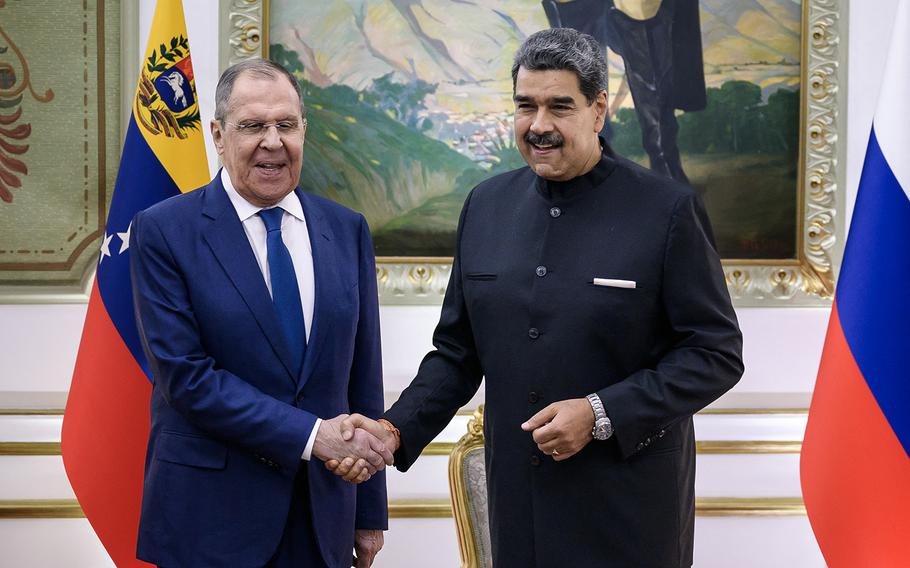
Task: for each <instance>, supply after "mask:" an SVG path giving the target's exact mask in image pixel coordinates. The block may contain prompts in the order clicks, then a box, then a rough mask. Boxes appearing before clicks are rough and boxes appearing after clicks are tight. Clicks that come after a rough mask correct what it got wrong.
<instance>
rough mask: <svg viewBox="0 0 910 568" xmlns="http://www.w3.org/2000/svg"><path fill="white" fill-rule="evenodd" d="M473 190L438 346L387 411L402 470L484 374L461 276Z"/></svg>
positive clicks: (397, 462) (436, 338)
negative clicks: (397, 441)
mask: <svg viewBox="0 0 910 568" xmlns="http://www.w3.org/2000/svg"><path fill="white" fill-rule="evenodd" d="M471 195H473V192H472V194H471ZM471 195H468V198H467V199H466V200H465V204H464V208H463V209H462V211H461V219H460V220H459V222H458V238H457V244H456V248H455V258H454V261H453V263H452V274H451V276H450V277H449V284H448V286H447V287H446V295H445V299H444V300H443V303H442V313H441V314H440V316H439V324H438V325H437V326H436V330H435V331H434V332H433V346H434V347H435V349H434V350H433V351H430V352H429V353H428V354H427V355H426V357H424V359H423V361H422V362H421V363H420V368H419V370H418V371H417V376H416V377H415V378H414V380H413V381H412V382H411V384H410V385H409V386H408V388H406V389H405V390H404V392H402V393H401V397H400V398H399V399H398V402H396V403H395V404H394V405H393V406H392V408H390V409H389V410H388V412H386V418H387V419H388V420H389V422H391V423H392V424H394V425H395V427H397V428H398V429H399V430H400V431H401V446H400V447H399V448H398V451H397V452H395V467H396V468H398V469H399V470H401V471H407V470H408V468H410V467H411V465H412V464H413V463H414V461H415V460H416V459H417V458H418V457H419V456H420V452H422V451H423V449H424V448H425V447H426V446H427V444H429V443H430V442H431V441H432V440H433V438H435V437H436V436H437V435H438V434H439V433H440V432H441V431H442V430H443V428H445V427H446V425H448V423H449V422H451V420H452V417H453V416H455V413H456V412H458V409H459V408H461V407H462V406H464V405H465V404H467V403H468V401H470V400H471V397H472V396H474V394H475V393H476V392H477V389H478V388H480V382H481V380H482V379H483V371H482V369H481V365H480V359H479V358H478V355H477V349H476V348H475V345H474V333H473V331H472V329H471V320H470V317H469V316H468V310H467V306H466V305H465V300H464V292H463V289H462V280H461V261H460V257H461V250H460V249H461V235H462V232H463V231H464V224H465V222H466V219H467V215H468V209H469V207H470V202H471Z"/></svg>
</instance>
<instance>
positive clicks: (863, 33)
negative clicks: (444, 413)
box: [0, 0, 897, 566]
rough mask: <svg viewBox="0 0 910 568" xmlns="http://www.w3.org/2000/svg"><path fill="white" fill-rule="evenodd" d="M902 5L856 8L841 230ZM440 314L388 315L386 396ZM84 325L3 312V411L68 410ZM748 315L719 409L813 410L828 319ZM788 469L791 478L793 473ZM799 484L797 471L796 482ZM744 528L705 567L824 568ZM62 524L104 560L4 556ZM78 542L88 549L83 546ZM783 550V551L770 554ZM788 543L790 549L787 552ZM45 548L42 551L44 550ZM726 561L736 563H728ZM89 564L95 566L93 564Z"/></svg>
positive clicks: (427, 537) (797, 540)
mask: <svg viewBox="0 0 910 568" xmlns="http://www.w3.org/2000/svg"><path fill="white" fill-rule="evenodd" d="M153 4H154V2H153V0H141V1H140V17H141V20H140V30H141V37H142V38H143V39H142V40H141V44H142V45H144V42H145V40H144V38H145V35H146V34H147V30H148V27H149V25H150V19H151V12H152V6H153ZM184 5H185V9H186V12H187V20H188V31H189V36H190V40H191V42H192V51H193V60H194V67H195V70H196V77H197V87H198V90H199V99H200V101H202V102H201V106H202V109H201V110H202V114H203V123H204V124H207V123H208V120H209V119H210V118H211V115H212V110H213V108H212V107H213V105H212V102H211V101H212V93H213V91H214V83H215V81H216V76H217V60H218V53H217V30H218V25H217V23H216V22H217V5H218V2H217V0H193V1H192V2H184ZM896 6H897V0H879V1H877V2H860V1H858V0H857V1H854V2H853V9H852V10H850V13H849V41H848V42H847V45H848V48H849V83H848V85H847V86H846V89H845V90H846V91H847V93H848V95H849V96H848V115H847V120H848V124H847V126H848V133H849V135H848V136H847V140H846V144H847V163H846V168H847V188H846V189H847V200H846V203H844V204H843V205H842V206H841V208H840V209H841V211H844V213H845V214H844V215H839V219H841V221H840V222H845V221H846V219H848V218H849V214H850V212H851V207H852V202H853V199H854V196H855V191H856V185H857V183H858V180H859V175H860V172H861V168H862V162H863V157H864V153H865V145H866V141H867V138H868V132H869V127H870V124H871V116H872V112H873V107H874V103H875V100H876V97H877V92H878V84H879V80H880V77H881V74H882V70H883V65H884V53H885V52H886V50H887V42H888V38H889V35H890V33H889V31H890V28H891V21H892V18H893V15H894V13H895V10H896ZM845 17H847V16H846V15H845ZM845 39H846V38H845ZM843 89H844V87H842V90H843ZM842 143H843V141H842ZM209 160H210V167H211V169H213V170H214V167H215V164H216V162H215V158H214V153H213V152H212V151H211V150H210V151H209ZM438 313H439V308H438V307H437V306H423V307H403V306H385V307H383V308H382V323H383V328H382V335H383V345H384V353H385V362H384V369H385V377H386V388H387V391H389V392H393V393H394V392H397V391H400V390H401V389H402V388H403V387H404V386H405V385H406V384H407V382H408V381H409V379H410V377H411V376H412V373H413V371H414V369H415V368H416V365H417V363H418V362H419V360H420V358H421V357H422V356H423V354H424V353H425V352H426V350H427V348H428V347H429V345H430V334H431V332H432V329H433V326H434V324H435V319H436V317H437V316H438ZM84 314H85V305H80V304H72V305H0V407H10V406H23V405H26V406H35V405H38V406H48V405H59V404H62V401H63V400H65V392H66V390H67V388H68V384H69V380H70V377H71V374H72V368H73V365H74V361H75V356H76V351H77V346H78V342H79V337H80V334H81V328H82V319H83V317H84ZM738 315H739V317H740V323H741V326H742V329H743V332H744V336H745V357H746V367H747V370H746V374H745V376H744V378H743V380H742V382H741V383H740V385H739V386H737V388H736V389H734V391H733V392H732V393H731V394H730V395H728V397H726V398H725V399H723V400H722V401H721V404H723V405H726V406H732V407H742V406H747V405H748V406H755V407H771V406H778V407H783V408H793V407H805V406H806V405H807V404H808V400H809V396H810V394H809V393H810V392H811V390H812V386H813V384H814V380H815V373H816V369H817V364H818V359H819V356H820V353H821V346H822V344H823V340H824V331H825V327H826V325H827V317H828V310H827V309H824V308H798V309H785V308H774V309H770V308H748V309H740V310H738ZM7 463H9V462H0V468H2V467H7V465H5V464H7ZM433 467H443V468H444V466H433ZM719 467H721V469H720V470H716V471H719V472H720V473H719V474H718V475H719V476H720V477H724V476H725V475H726V476H736V475H737V474H738V473H739V472H738V470H737V469H736V468H737V467H738V466H737V465H735V464H734V465H732V466H730V469H729V470H724V469H723V467H724V466H723V465H721V466H719ZM781 467H792V464H791V465H790V466H781ZM788 471H789V470H788ZM793 474H794V473H793V472H792V471H791V472H790V475H793ZM412 475H413V474H412ZM439 475H442V473H441V471H440V472H437V473H436V474H433V476H434V477H436V476H439ZM705 475H707V470H706V472H705ZM792 481H793V480H792V478H791V479H790V482H791V483H792ZM701 483H702V481H701V477H700V484H701ZM435 487H436V489H434V490H435V491H444V488H445V485H444V475H442V480H439V481H438V483H437V485H436V486H435ZM4 498H10V497H8V496H7V497H4ZM23 498H24V497H23ZM740 521H742V522H739V521H732V520H729V519H725V518H707V519H705V518H700V519H699V525H698V529H699V532H698V535H699V536H698V552H697V554H698V555H699V558H701V559H702V560H700V561H699V565H701V566H725V565H736V566H751V565H756V566H757V565H759V564H755V563H754V562H755V561H756V558H758V559H762V558H764V559H765V560H767V559H768V556H767V555H768V554H776V555H777V556H774V557H773V558H775V561H774V562H772V563H770V564H764V565H779V566H797V565H799V566H802V565H819V564H818V562H819V558H818V555H817V552H815V551H814V546H813V543H812V541H811V533H810V532H808V531H809V529H808V526H807V523H806V520H805V517H796V518H792V517H781V518H776V519H775V518H763V519H747V520H743V519H741V520H740ZM54 522H56V523H62V525H58V526H64V527H65V528H63V529H61V530H62V532H60V533H59V536H57V538H59V539H62V540H65V541H66V542H69V543H71V544H73V546H70V544H67V545H65V546H62V547H61V548H64V549H70V550H83V549H86V550H94V551H95V552H94V553H86V554H89V556H87V558H88V557H91V554H97V552H98V551H97V547H96V546H95V545H94V544H86V543H84V542H81V541H82V540H83V539H85V538H87V536H86V534H87V532H86V530H85V529H86V527H85V526H84V525H80V524H79V523H84V521H46V522H45V521H41V522H25V521H21V522H16V523H15V524H10V523H11V521H3V522H2V524H0V549H3V550H11V548H9V547H15V546H17V545H18V546H19V549H17V550H21V546H22V543H27V542H29V539H32V540H34V542H35V543H39V542H41V537H40V536H36V535H39V534H40V533H39V531H43V530H44V529H45V528H46V526H47V524H48V523H54ZM743 523H746V524H743ZM392 526H393V531H392V532H391V533H390V534H389V537H388V542H389V546H388V548H389V550H388V551H387V553H386V556H385V559H384V561H383V563H382V565H384V566H421V565H426V564H427V562H428V561H429V560H430V559H431V558H432V564H433V565H440V566H456V565H457V561H456V560H454V558H455V557H454V556H452V555H457V548H456V547H455V546H454V536H453V532H452V527H451V520H449V519H440V520H417V519H401V520H394V521H393V523H392ZM743 530H744V531H747V534H749V533H750V532H751V531H756V532H755V533H754V534H756V535H762V536H761V538H759V539H758V540H756V539H751V540H749V539H745V540H744V539H743V538H742V537H741V538H739V539H736V538H733V536H734V534H735V533H736V534H740V533H741V531H743ZM737 531H740V533H738V532H737ZM54 534H58V533H54ZM77 540H78V541H80V542H79V543H77V544H74V542H75V541H77ZM417 542H419V543H422V544H420V546H421V547H422V548H417V549H415V548H414V545H415V543H417ZM775 542H776V543H778V546H773V545H772V546H770V547H769V546H767V544H773V543H775ZM17 543H18V544H17ZM435 543H438V544H435ZM780 543H785V544H784V545H783V546H781V545H780ZM35 546H36V548H40V545H38V544H36V545H35ZM762 555H765V556H762ZM794 555H796V556H799V557H800V558H801V559H802V560H801V561H800V562H803V563H800V562H796V561H795V560H793V556H794ZM442 556H446V557H450V560H451V561H450V562H448V563H446V562H444V561H441V560H440V557H442ZM724 558H727V559H728V560H729V562H725V561H723V560H721V559H724ZM750 558H751V560H750ZM807 559H808V560H807ZM31 560H32V562H21V563H19V564H20V565H33V566H39V565H40V566H52V565H56V564H54V563H53V562H50V561H48V562H49V563H48V562H42V561H40V560H39V559H38V558H32V559H31ZM762 561H764V560H762ZM716 562H717V563H716ZM70 565H76V564H73V563H70ZM82 565H85V566H88V565H94V564H93V563H91V562H88V563H85V564H82Z"/></svg>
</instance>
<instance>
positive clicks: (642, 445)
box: [635, 442, 645, 452]
mask: <svg viewBox="0 0 910 568" xmlns="http://www.w3.org/2000/svg"><path fill="white" fill-rule="evenodd" d="M644 447H645V445H644V444H642V443H641V442H639V443H638V445H637V446H635V451H638V452H640V451H642V450H643V449H644Z"/></svg>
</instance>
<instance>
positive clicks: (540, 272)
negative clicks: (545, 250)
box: [534, 266, 547, 278]
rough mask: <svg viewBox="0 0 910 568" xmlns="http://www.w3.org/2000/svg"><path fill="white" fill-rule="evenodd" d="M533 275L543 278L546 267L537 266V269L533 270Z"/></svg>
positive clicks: (545, 273)
mask: <svg viewBox="0 0 910 568" xmlns="http://www.w3.org/2000/svg"><path fill="white" fill-rule="evenodd" d="M534 273H535V274H537V275H538V276H540V277H541V278H543V277H544V276H546V275H547V267H546V266H538V267H537V269H536V270H534Z"/></svg>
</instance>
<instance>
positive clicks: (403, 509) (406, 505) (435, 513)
mask: <svg viewBox="0 0 910 568" xmlns="http://www.w3.org/2000/svg"><path fill="white" fill-rule="evenodd" d="M451 517H452V504H451V503H449V501H448V500H446V499H392V500H390V501H389V518H390V519H449V518H451Z"/></svg>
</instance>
